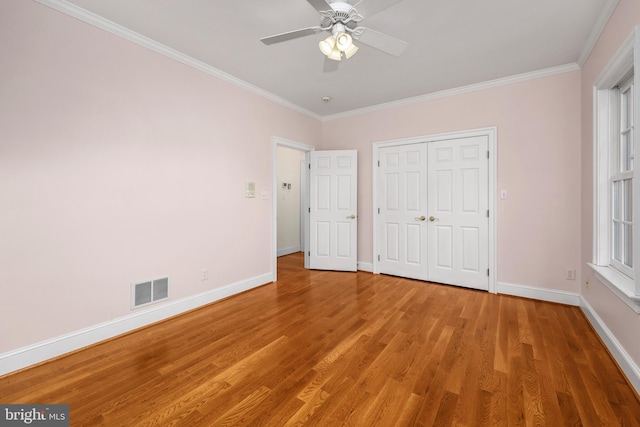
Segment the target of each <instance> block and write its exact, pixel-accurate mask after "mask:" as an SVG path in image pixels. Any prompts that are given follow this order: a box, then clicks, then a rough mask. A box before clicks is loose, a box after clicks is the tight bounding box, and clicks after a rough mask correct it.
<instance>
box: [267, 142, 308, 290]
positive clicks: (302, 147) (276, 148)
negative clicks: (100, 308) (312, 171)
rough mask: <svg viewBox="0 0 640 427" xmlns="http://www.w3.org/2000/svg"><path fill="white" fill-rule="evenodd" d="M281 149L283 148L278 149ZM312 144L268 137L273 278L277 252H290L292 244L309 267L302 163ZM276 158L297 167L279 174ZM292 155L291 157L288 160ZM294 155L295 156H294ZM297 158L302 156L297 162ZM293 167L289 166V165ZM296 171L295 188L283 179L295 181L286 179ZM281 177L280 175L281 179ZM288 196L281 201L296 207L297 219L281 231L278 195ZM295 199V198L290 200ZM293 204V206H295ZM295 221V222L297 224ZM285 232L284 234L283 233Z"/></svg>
mask: <svg viewBox="0 0 640 427" xmlns="http://www.w3.org/2000/svg"><path fill="white" fill-rule="evenodd" d="M281 149H285V150H281ZM313 150H314V147H312V146H310V145H306V144H302V143H299V142H295V141H289V140H286V139H284V138H279V137H273V139H272V149H271V160H272V164H271V170H272V174H271V175H272V177H271V178H272V183H271V194H272V195H273V196H272V197H273V203H272V227H271V229H272V236H271V241H272V255H271V258H272V270H271V271H272V274H273V281H274V282H275V281H276V280H277V271H278V256H279V254H280V253H283V254H284V253H291V252H290V251H292V250H294V249H297V248H296V246H298V245H299V246H300V248H299V250H300V251H302V252H304V267H305V268H309V258H308V256H307V253H308V246H309V227H308V226H307V224H308V221H309V215H308V212H307V210H308V206H309V194H308V187H309V186H308V181H307V179H308V174H307V173H306V169H305V164H306V162H308V153H309V152H311V151H313ZM280 151H282V152H284V153H288V154H289V155H290V156H288V155H287V154H285V155H284V156H285V157H288V158H287V159H284V157H283V158H280V154H279V152H280ZM296 152H297V153H299V156H296ZM279 158H280V159H281V160H284V161H286V162H287V163H288V164H291V165H293V164H295V163H297V164H299V165H300V166H299V169H297V170H290V171H289V172H287V175H286V177H283V176H279V175H280V174H279V173H278V171H279V161H278V160H279ZM292 159H293V160H292ZM296 159H297V160H296ZM300 160H302V161H301V162H300ZM291 168H293V166H291ZM295 174H297V176H298V179H297V181H299V188H297V189H296V188H295V187H296V186H295V184H294V183H293V182H287V181H296V180H295V179H289V178H290V177H294V176H295ZM281 178H282V179H281ZM284 184H287V187H286V188H285V187H284ZM289 184H293V185H292V186H291V188H289ZM293 192H298V195H299V196H298V197H297V198H296V197H294V196H293ZM281 196H282V197H284V198H288V199H289V200H286V201H284V204H286V203H289V204H290V206H288V211H291V210H296V209H297V211H298V215H297V216H296V217H297V221H299V223H298V222H296V224H294V225H293V227H287V228H288V230H287V231H285V232H284V233H283V232H282V231H283V230H280V229H281V228H282V227H279V225H278V215H279V208H280V207H282V206H281V205H282V204H283V203H281V201H280V197H281ZM293 199H295V200H293ZM291 202H294V205H293V206H291ZM296 205H297V206H296ZM298 224H299V225H298ZM296 227H299V228H298V233H299V234H296V233H295V230H294V229H295V228H296ZM296 235H297V236H299V239H296V238H295V237H293V240H291V236H296ZM285 236H286V237H285ZM282 238H287V239H289V240H287V242H285V243H284V244H282V245H279V244H278V241H279V239H280V242H281V243H282ZM295 240H298V241H299V244H298V245H296V244H295V243H291V242H292V241H293V242H295Z"/></svg>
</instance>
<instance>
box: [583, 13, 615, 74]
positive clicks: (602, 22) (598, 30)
mask: <svg viewBox="0 0 640 427" xmlns="http://www.w3.org/2000/svg"><path fill="white" fill-rule="evenodd" d="M619 2H620V0H608V1H607V3H606V4H605V5H604V7H603V8H602V12H601V13H600V16H598V20H597V21H596V23H595V24H594V26H593V28H592V29H591V32H590V33H589V37H587V40H586V41H585V42H584V45H583V46H582V50H581V51H580V56H578V61H576V62H577V63H578V66H579V67H580V68H582V67H583V66H584V64H585V62H587V59H589V55H591V52H592V51H593V48H594V47H595V46H596V43H597V42H598V39H599V38H600V35H602V32H603V31H604V29H605V27H606V26H607V23H608V22H609V19H611V15H613V12H614V11H615V10H616V7H617V6H618V3H619Z"/></svg>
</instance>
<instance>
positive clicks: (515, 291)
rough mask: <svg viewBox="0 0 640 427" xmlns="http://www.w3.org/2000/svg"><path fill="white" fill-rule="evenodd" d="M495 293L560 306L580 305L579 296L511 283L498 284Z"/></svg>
mask: <svg viewBox="0 0 640 427" xmlns="http://www.w3.org/2000/svg"><path fill="white" fill-rule="evenodd" d="M497 293H499V294H505V295H513V296H517V297H523V298H532V299H537V300H540V301H548V302H557V303H560V304H567V305H574V306H579V305H580V294H574V293H571V292H564V291H557V290H553V289H543V288H534V287H532V286H523V285H514V284H512V283H504V282H498V289H497Z"/></svg>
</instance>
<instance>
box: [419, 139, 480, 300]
mask: <svg viewBox="0 0 640 427" xmlns="http://www.w3.org/2000/svg"><path fill="white" fill-rule="evenodd" d="M427 145H428V158H429V162H428V175H427V182H428V193H429V196H428V205H429V213H428V215H427V221H428V224H429V225H428V226H429V246H428V264H429V274H428V280H430V281H433V282H439V283H448V284H453V285H460V286H465V287H470V288H475V289H483V290H488V288H489V276H488V268H489V250H488V248H489V245H488V242H489V218H488V212H489V211H488V209H489V171H488V169H489V168H488V163H489V162H488V159H487V153H488V138H487V137H486V136H479V137H472V138H460V139H452V140H446V141H438V142H431V143H428V144H427Z"/></svg>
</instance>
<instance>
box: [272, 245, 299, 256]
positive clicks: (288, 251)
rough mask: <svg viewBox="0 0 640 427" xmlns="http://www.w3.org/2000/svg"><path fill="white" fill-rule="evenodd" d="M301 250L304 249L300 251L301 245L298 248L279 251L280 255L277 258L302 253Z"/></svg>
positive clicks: (291, 247)
mask: <svg viewBox="0 0 640 427" xmlns="http://www.w3.org/2000/svg"><path fill="white" fill-rule="evenodd" d="M301 250H302V249H300V245H298V246H290V247H288V248H282V249H278V255H277V256H284V255H289V254H295V253H296V252H300V251H301Z"/></svg>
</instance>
